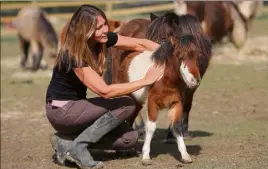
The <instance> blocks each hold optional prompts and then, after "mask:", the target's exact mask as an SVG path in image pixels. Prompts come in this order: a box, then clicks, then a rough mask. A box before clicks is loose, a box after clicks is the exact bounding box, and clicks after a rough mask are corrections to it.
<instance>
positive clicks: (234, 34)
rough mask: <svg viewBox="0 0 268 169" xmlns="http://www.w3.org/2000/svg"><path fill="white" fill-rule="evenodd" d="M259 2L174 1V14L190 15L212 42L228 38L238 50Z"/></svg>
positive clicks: (244, 38) (242, 43)
mask: <svg viewBox="0 0 268 169" xmlns="http://www.w3.org/2000/svg"><path fill="white" fill-rule="evenodd" d="M261 3H262V2H261V1H234V2H233V1H183V0H175V1H174V11H175V13H176V14H186V13H188V14H192V15H193V16H195V17H197V18H198V20H199V21H200V22H201V23H202V28H203V30H204V31H205V33H206V34H207V35H208V36H209V37H210V39H211V40H212V41H213V42H220V41H221V40H222V38H223V37H224V36H229V38H230V40H231V41H232V42H233V44H234V45H235V46H236V47H238V48H240V47H242V46H243V45H244V43H245V42H246V39H247V32H248V30H249V28H250V26H251V23H252V20H253V18H254V17H255V15H256V13H257V12H258V10H259V8H260V6H261Z"/></svg>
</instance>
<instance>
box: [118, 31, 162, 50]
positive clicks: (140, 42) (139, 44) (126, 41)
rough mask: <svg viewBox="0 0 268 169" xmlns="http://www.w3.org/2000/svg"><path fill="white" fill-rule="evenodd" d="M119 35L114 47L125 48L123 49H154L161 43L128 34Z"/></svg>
mask: <svg viewBox="0 0 268 169" xmlns="http://www.w3.org/2000/svg"><path fill="white" fill-rule="evenodd" d="M117 35H118V40H117V42H116V44H115V45H114V47H116V48H119V49H123V50H134V51H144V50H150V51H153V50H155V49H157V48H159V46H160V45H159V44H157V43H155V42H153V41H151V40H148V39H139V38H132V37H127V36H122V35H119V34H117Z"/></svg>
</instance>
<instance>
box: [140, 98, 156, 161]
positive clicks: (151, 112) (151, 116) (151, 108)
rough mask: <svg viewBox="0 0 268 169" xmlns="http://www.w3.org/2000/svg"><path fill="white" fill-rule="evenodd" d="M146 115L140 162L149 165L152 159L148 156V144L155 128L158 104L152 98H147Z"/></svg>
mask: <svg viewBox="0 0 268 169" xmlns="http://www.w3.org/2000/svg"><path fill="white" fill-rule="evenodd" d="M147 106H148V116H147V121H146V124H145V141H144V144H143V148H142V164H143V165H151V164H152V161H151V158H150V146H151V140H152V137H153V135H154V132H155V129H156V119H157V113H158V106H157V105H156V104H155V102H154V101H153V100H151V99H150V98H149V99H148V105H147Z"/></svg>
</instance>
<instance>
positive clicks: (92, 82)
mask: <svg viewBox="0 0 268 169" xmlns="http://www.w3.org/2000/svg"><path fill="white" fill-rule="evenodd" d="M73 70H74V72H75V74H76V75H77V77H78V78H79V79H80V80H81V81H82V82H83V83H84V84H85V85H86V86H87V88H89V89H91V90H92V91H93V92H94V93H96V94H98V95H99V96H102V97H104V98H106V99H107V98H112V97H116V96H122V95H126V94H129V93H132V92H134V91H136V90H139V89H141V88H143V87H144V86H147V85H150V84H152V83H154V82H155V81H156V80H157V79H158V78H159V77H160V76H161V75H163V68H162V67H154V68H152V69H151V70H149V71H148V72H147V74H146V76H145V77H144V78H143V79H140V80H137V81H134V82H129V83H121V84H112V85H107V84H106V83H105V82H104V80H103V79H102V78H101V77H100V76H99V75H98V74H97V73H96V72H95V71H94V70H93V69H92V68H91V67H84V68H74V69H73Z"/></svg>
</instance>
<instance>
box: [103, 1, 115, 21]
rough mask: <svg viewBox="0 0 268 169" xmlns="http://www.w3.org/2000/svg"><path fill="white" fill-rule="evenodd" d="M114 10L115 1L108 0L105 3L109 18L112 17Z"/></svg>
mask: <svg viewBox="0 0 268 169" xmlns="http://www.w3.org/2000/svg"><path fill="white" fill-rule="evenodd" d="M112 10H113V3H112V2H106V4H105V14H106V16H107V17H108V18H109V17H111V14H112Z"/></svg>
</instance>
